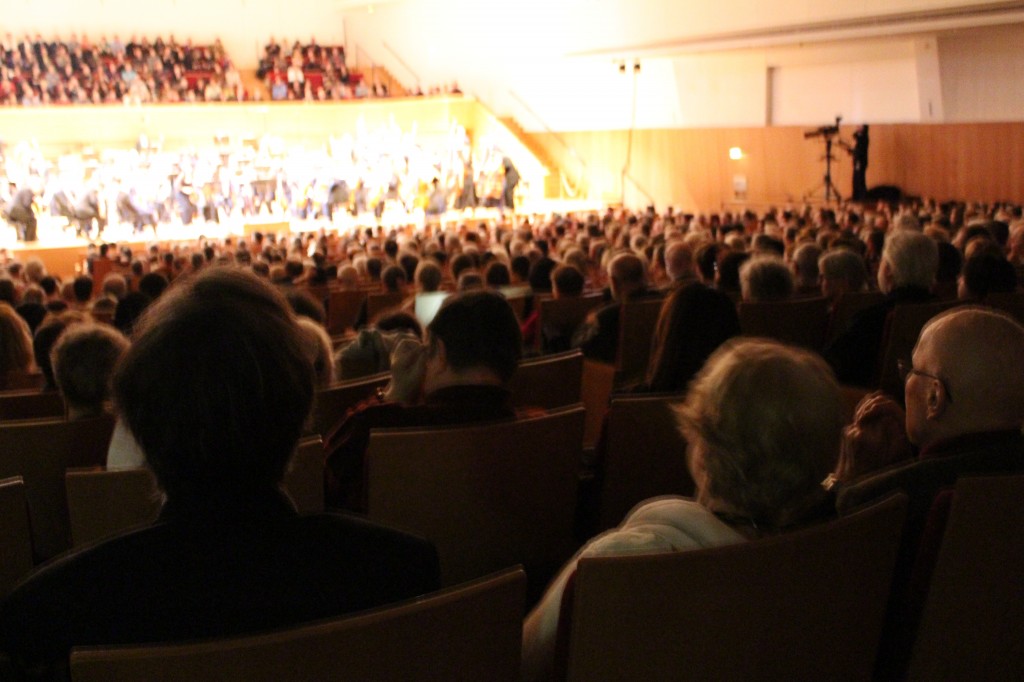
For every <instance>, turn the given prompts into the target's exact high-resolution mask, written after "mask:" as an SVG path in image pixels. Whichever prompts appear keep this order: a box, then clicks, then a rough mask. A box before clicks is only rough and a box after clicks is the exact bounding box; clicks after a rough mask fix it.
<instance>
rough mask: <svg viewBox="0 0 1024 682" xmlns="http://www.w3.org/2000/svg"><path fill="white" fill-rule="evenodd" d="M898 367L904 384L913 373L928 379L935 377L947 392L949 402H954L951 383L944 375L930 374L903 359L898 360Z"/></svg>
mask: <svg viewBox="0 0 1024 682" xmlns="http://www.w3.org/2000/svg"><path fill="white" fill-rule="evenodd" d="M896 369H897V370H898V371H899V373H900V381H901V382H903V384H904V385H906V383H907V379H909V378H910V375H911V374H916V375H918V376H921V377H926V378H928V379H934V380H935V381H937V382H939V383H940V384H942V390H943V391H945V392H946V400H948V401H949V402H953V394H952V393H950V392H949V385H948V384H947V383H946V380H945V379H943V378H942V377H940V376H938V375H935V374H929V373H928V372H922V371H921V370H919V369H914V366H913V365H912V364H911V363H909V362H904V361H903V360H897V361H896Z"/></svg>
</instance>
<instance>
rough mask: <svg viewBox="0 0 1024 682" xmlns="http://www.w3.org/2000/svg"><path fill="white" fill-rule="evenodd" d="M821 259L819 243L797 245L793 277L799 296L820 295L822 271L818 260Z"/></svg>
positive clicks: (796, 292)
mask: <svg viewBox="0 0 1024 682" xmlns="http://www.w3.org/2000/svg"><path fill="white" fill-rule="evenodd" d="M820 259H821V249H819V248H818V245H817V244H813V243H810V242H808V243H806V244H801V245H800V246H798V247H796V250H794V251H793V278H794V280H795V281H794V284H795V285H796V286H795V290H794V293H795V294H796V295H797V296H820V295H821V290H820V285H819V282H820V279H821V277H820V275H821V273H820V271H819V270H818V261H819V260H820Z"/></svg>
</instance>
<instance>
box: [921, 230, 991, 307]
mask: <svg viewBox="0 0 1024 682" xmlns="http://www.w3.org/2000/svg"><path fill="white" fill-rule="evenodd" d="M935 245H936V248H938V250H939V266H938V268H936V270H935V285H934V286H933V287H932V293H933V294H935V297H936V298H938V299H940V300H947V301H948V300H951V299H954V298H956V297H957V285H958V282H959V278H960V271H961V269H962V268H963V262H964V257H963V254H961V253H960V249H958V248H956V247H955V246H953V245H952V244H950V243H949V242H943V241H940V242H936V244H935ZM998 257H999V258H1003V255H1002V254H1001V253H1000V254H999V256H998Z"/></svg>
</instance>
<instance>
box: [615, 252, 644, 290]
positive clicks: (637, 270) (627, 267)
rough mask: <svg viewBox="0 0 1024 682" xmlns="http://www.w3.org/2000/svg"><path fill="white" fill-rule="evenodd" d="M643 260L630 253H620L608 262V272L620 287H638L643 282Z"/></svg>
mask: <svg viewBox="0 0 1024 682" xmlns="http://www.w3.org/2000/svg"><path fill="white" fill-rule="evenodd" d="M644 270H645V268H644V262H643V260H641V259H640V257H639V256H637V255H635V254H632V253H620V254H619V255H617V256H615V257H614V258H612V260H611V262H610V263H609V264H608V274H609V276H610V277H611V279H612V280H613V281H614V282H616V283H617V284H618V285H619V286H620V287H621V286H625V287H634V288H635V287H639V286H643V284H644Z"/></svg>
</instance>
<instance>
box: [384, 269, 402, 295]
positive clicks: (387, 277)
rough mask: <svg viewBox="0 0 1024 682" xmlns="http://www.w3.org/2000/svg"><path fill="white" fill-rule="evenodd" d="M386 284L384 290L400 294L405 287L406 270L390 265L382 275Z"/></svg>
mask: <svg viewBox="0 0 1024 682" xmlns="http://www.w3.org/2000/svg"><path fill="white" fill-rule="evenodd" d="M380 278H381V281H382V282H384V289H385V290H387V291H390V292H399V291H401V290H402V287H404V286H405V282H406V280H405V270H403V269H402V268H401V266H399V265H389V266H388V267H386V268H385V269H384V273H383V274H382V275H381V277H380Z"/></svg>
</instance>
